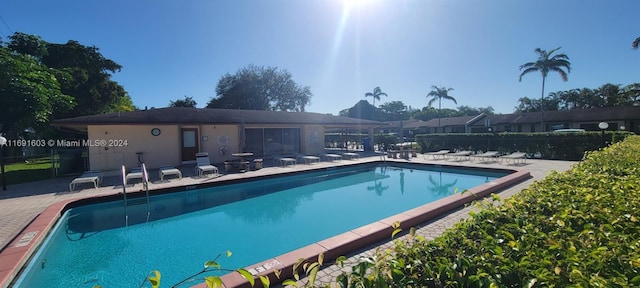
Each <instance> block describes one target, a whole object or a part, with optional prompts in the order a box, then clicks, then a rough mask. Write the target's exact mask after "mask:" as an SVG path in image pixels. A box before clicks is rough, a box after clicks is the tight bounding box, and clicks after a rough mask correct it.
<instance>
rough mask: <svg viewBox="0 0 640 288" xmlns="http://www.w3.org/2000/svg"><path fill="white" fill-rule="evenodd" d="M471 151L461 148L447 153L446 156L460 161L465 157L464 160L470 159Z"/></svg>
mask: <svg viewBox="0 0 640 288" xmlns="http://www.w3.org/2000/svg"><path fill="white" fill-rule="evenodd" d="M472 153H473V152H471V151H468V150H462V151H458V152H454V153H450V154H447V156H449V157H451V158H452V159H453V160H454V161H462V160H463V159H464V158H467V159H466V160H470V158H471V154H472Z"/></svg>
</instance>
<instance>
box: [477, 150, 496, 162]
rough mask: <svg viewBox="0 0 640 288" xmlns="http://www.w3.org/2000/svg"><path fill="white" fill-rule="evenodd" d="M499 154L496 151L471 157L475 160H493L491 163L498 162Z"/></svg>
mask: <svg viewBox="0 0 640 288" xmlns="http://www.w3.org/2000/svg"><path fill="white" fill-rule="evenodd" d="M499 153H500V152H498V151H487V152H484V153H480V154H476V155H473V157H475V158H477V159H480V158H482V159H489V160H493V162H496V161H497V160H498V154H499Z"/></svg>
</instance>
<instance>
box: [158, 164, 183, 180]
mask: <svg viewBox="0 0 640 288" xmlns="http://www.w3.org/2000/svg"><path fill="white" fill-rule="evenodd" d="M169 175H175V176H178V180H180V179H182V172H181V171H180V170H178V169H177V168H176V167H173V166H161V167H160V168H159V169H158V176H159V177H160V181H164V177H165V176H169Z"/></svg>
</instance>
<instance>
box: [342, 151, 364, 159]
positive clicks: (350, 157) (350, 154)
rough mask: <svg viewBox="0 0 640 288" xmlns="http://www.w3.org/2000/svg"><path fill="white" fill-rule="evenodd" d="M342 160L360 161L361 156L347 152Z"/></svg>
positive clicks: (343, 154)
mask: <svg viewBox="0 0 640 288" xmlns="http://www.w3.org/2000/svg"><path fill="white" fill-rule="evenodd" d="M342 158H344V159H350V160H355V159H360V154H358V153H353V152H345V153H342Z"/></svg>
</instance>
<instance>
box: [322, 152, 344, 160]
mask: <svg viewBox="0 0 640 288" xmlns="http://www.w3.org/2000/svg"><path fill="white" fill-rule="evenodd" d="M321 156H322V157H323V158H324V160H326V161H333V160H342V155H339V154H332V153H329V154H322V155H321Z"/></svg>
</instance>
